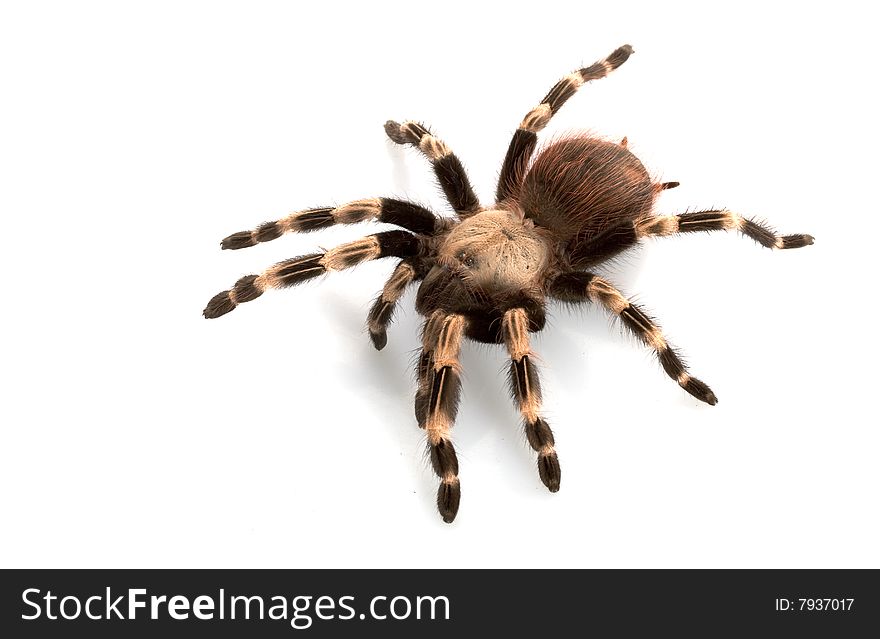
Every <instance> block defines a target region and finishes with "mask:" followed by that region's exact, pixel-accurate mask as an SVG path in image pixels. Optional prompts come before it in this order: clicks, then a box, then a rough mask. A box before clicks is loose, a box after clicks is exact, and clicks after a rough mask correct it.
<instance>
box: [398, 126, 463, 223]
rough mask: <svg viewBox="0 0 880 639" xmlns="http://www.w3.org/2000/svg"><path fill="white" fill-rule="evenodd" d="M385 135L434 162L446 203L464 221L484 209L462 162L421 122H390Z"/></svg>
mask: <svg viewBox="0 0 880 639" xmlns="http://www.w3.org/2000/svg"><path fill="white" fill-rule="evenodd" d="M385 133H387V134H388V137H389V138H391V139H392V140H393V141H394V142H396V143H397V144H411V145H412V146H414V147H416V148H418V149H419V150H420V151H421V152H422V153H423V154H424V155H425V157H427V158H428V159H429V160H430V161H431V165H432V166H433V167H434V174H435V175H436V176H437V181H438V182H439V183H440V187H441V188H442V189H443V193H444V194H445V195H446V199H447V200H448V201H449V204H450V205H451V206H452V208H453V209H454V210H455V212H456V213H458V214H459V216H460V217H462V216H463V217H466V216H469V215H473V214H474V213H476V212H477V211H478V210H479V209H480V201H479V200H478V199H477V194H476V193H474V189H473V187H472V186H471V182H470V180H469V179H468V176H467V172H465V170H464V166H463V165H462V163H461V160H459V159H458V156H456V155H455V153H453V152H452V151H451V150H450V149H449V147H448V146H446V144H445V143H444V142H443V140H441V139H440V138H437V137H434V136H433V135H432V134H431V132H430V131H429V130H428V128H427V127H425V126H424V125H422V124H419V123H418V122H412V121H407V122H404V123H403V124H400V123H399V122H395V121H394V120H388V122H386V123H385Z"/></svg>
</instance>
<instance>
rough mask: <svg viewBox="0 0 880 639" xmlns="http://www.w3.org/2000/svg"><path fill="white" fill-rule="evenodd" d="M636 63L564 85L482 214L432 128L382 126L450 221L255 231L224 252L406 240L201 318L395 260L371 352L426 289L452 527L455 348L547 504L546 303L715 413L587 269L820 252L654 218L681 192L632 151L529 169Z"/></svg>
mask: <svg viewBox="0 0 880 639" xmlns="http://www.w3.org/2000/svg"><path fill="white" fill-rule="evenodd" d="M632 52H633V49H632V47H631V46H629V45H624V46H622V47H620V48H618V49H616V50H615V51H614V52H613V53H611V54H610V55H609V56H608V57H606V58H604V59H603V60H600V61H598V62H596V63H594V64H592V65H590V66H588V67H584V68H582V69H579V70H577V71H575V72H574V73H571V74H570V75H567V76H565V77H564V78H562V79H561V80H560V81H559V82H557V83H556V84H555V85H554V86H553V88H552V89H550V92H549V93H548V94H547V95H546V97H544V99H543V100H541V102H540V103H539V104H538V105H537V106H536V107H535V108H533V109H532V110H531V111H529V112H528V113H527V114H526V116H525V118H524V119H523V121H522V123H520V125H519V127H518V128H517V130H516V132H515V133H514V134H513V139H512V140H511V142H510V146H509V148H508V150H507V155H506V156H505V158H504V162H503V164H502V167H501V174H500V176H499V179H498V185H497V190H496V193H495V203H494V204H492V205H491V206H482V205H481V204H480V202H479V200H478V199H477V196H476V194H475V193H474V190H473V188H472V187H471V183H470V181H469V180H468V176H467V174H466V173H465V170H464V167H463V166H462V163H461V161H460V160H459V159H458V157H456V155H455V154H454V153H453V152H452V151H451V150H450V148H449V147H448V146H447V145H446V144H445V143H444V142H443V141H442V140H440V139H439V138H438V137H436V136H435V135H434V134H432V133H431V131H430V130H429V129H428V128H427V127H426V126H424V125H422V124H419V123H417V122H414V121H407V122H404V123H403V124H399V123H398V122H394V121H389V122H387V123H386V124H385V132H386V133H387V134H388V137H389V138H391V140H393V141H394V142H395V143H397V144H409V145H412V146H414V147H416V148H418V149H419V150H420V151H421V152H422V154H424V155H425V157H426V158H427V159H428V160H429V161H430V163H431V166H432V168H433V170H434V174H435V175H436V178H437V181H438V182H439V184H440V187H441V188H442V190H443V193H444V195H445V196H446V200H447V201H448V202H449V204H450V205H451V206H452V208H453V209H454V211H455V214H456V217H455V218H449V217H440V216H437V215H435V214H434V213H433V212H431V211H430V210H428V209H426V208H424V207H422V206H419V205H417V204H414V203H412V202H408V201H404V200H400V199H394V198H386V197H382V198H368V199H363V200H357V201H354V202H350V203H348V204H344V205H342V206H337V207H330V206H328V207H321V208H312V209H307V210H304V211H299V212H296V213H292V214H290V215H288V216H287V217H284V218H282V219H280V220H277V221H274V222H266V223H265V224H262V225H260V226H258V227H257V228H255V229H254V230H251V231H242V232H239V233H233V234H232V235H230V236H229V237H227V238H225V239H224V240H223V241H222V243H221V247H222V248H224V249H241V248H245V247H249V246H254V245H255V244H257V243H259V242H267V241H269V240H274V239H276V238H278V237H280V236H281V235H282V234H284V233H287V232H305V231H316V230H318V229H323V228H327V227H329V226H332V225H334V224H354V223H357V222H364V221H368V220H373V221H378V222H384V223H386V224H391V225H394V226H397V227H399V229H397V230H391V231H385V232H381V233H376V234H373V235H368V236H366V237H364V238H362V239H360V240H356V241H354V242H350V243H347V244H342V245H341V246H338V247H336V248H333V249H331V250H329V251H326V252H323V253H313V254H310V255H303V256H300V257H294V258H291V259H288V260H284V261H283V262H279V263H277V264H275V265H274V266H272V267H270V268H268V269H267V270H265V271H264V272H262V273H261V274H259V275H248V276H245V277H242V278H241V279H239V280H238V281H237V282H236V283H235V285H234V286H233V287H232V288H231V289H229V290H227V291H223V292H221V293H218V294H217V295H215V296H214V297H213V298H212V299H211V300H210V301H209V302H208V305H207V307H206V308H205V310H204V316H205V317H206V318H215V317H220V316H221V315H225V314H226V313H228V312H230V311H231V310H233V309H234V308H235V307H236V306H238V305H239V304H242V303H244V302H250V301H252V300H255V299H256V298H258V297H259V296H260V295H262V294H263V293H264V292H265V291H266V290H267V289H270V288H286V287H289V286H294V285H296V284H299V283H301V282H305V281H306V280H310V279H312V278H315V277H318V276H321V275H324V274H325V273H328V272H330V271H339V270H343V269H347V268H350V267H352V266H355V265H356V264H359V263H361V262H365V261H367V260H376V259H380V258H386V257H390V258H393V259H394V260H395V261H396V267H395V268H394V271H393V272H392V274H391V276H390V278H389V279H388V281H387V282H386V283H385V286H384V288H383V289H382V292H381V294H380V295H379V297H378V298H377V299H376V301H375V303H374V304H373V306H372V308H371V310H370V312H369V315H368V318H367V325H368V329H369V334H370V338H371V339H372V342H373V344H374V346H375V347H376V349H379V350H381V349H382V348H383V347H384V346H385V344H386V343H387V335H386V331H387V328H388V325H389V324H390V323H391V319H392V315H393V313H394V310H395V306H396V305H397V302H398V300H399V299H400V297H401V295H402V294H403V292H404V290H405V289H406V288H407V287H408V286H409V285H410V284H412V283H414V282H421V284H420V285H419V288H418V292H417V295H416V309H417V311H418V312H419V313H420V314H421V315H423V316H424V317H425V318H426V319H425V321H424V324H423V327H422V333H421V341H422V348H421V355H420V356H419V358H418V364H417V366H416V374H417V379H418V389H417V391H416V396H415V415H416V419H417V421H418V424H419V426H420V427H421V428H422V429H424V431H425V433H426V436H427V445H428V453H429V456H430V460H431V466H432V467H433V469H434V472H435V473H436V474H437V476H438V477H439V480H440V485H439V489H438V491H437V508H438V510H439V511H440V515H441V516H442V518H443V521H445V522H452V521H453V520H454V519H455V516H456V514H457V512H458V508H459V501H460V496H461V488H460V482H459V477H458V459H457V457H456V453H455V448H454V447H453V445H452V440H451V438H450V431H451V429H452V425H453V423H454V421H455V417H456V412H457V408H458V401H459V390H460V385H461V383H460V374H461V365H460V362H459V350H460V346H461V342H462V339H463V338H469V339H471V340H475V341H477V342H483V343H489V344H504V346H505V347H506V349H507V352H508V354H509V356H510V366H509V373H508V375H509V381H510V389H511V394H512V396H513V398H514V400H515V402H516V404H517V406H518V407H519V411H520V413H521V414H522V419H523V423H524V428H525V435H526V439H527V440H528V443H529V445H530V446H531V448H532V449H534V451H535V452H536V453H537V461H538V464H537V465H538V473H539V476H540V478H541V481H542V482H543V483H544V485H545V486H546V487H547V488H548V489H549V490H550V491H551V492H556V491H558V490H559V484H560V479H561V472H560V467H559V460H558V458H557V455H556V449H555V446H554V440H553V433H552V431H551V430H550V426H549V425H548V424H547V421H546V420H545V419H544V418H543V417H542V416H541V385H540V380H539V377H538V371H537V370H536V367H535V363H534V358H535V356H534V353H533V351H532V349H531V347H530V343H529V334H530V333H534V332H537V331H540V330H541V329H542V328H543V327H544V324H545V320H546V314H545V306H546V304H547V301H548V299H549V300H557V301H561V302H564V303H568V304H584V303H588V302H593V303H595V304H598V305H599V306H601V307H603V308H604V309H605V310H606V311H608V312H609V313H611V314H612V316H614V317H617V318H619V319H620V321H621V322H622V324H623V325H624V326H625V327H626V328H627V329H629V330H630V331H632V333H634V334H635V335H636V336H637V337H638V338H639V339H640V340H641V341H642V342H644V344H646V345H647V346H648V347H649V348H651V349H653V351H654V353H655V354H656V356H657V359H658V360H659V361H660V364H661V366H662V368H663V370H664V371H665V372H666V374H667V375H669V377H671V378H672V379H673V380H674V381H675V382H676V383H677V384H678V385H679V386H681V388H683V389H684V390H685V391H686V392H688V393H690V394H691V395H693V396H694V397H695V398H697V399H698V400H700V401H703V402H706V403H707V404H710V405H714V404H715V403H716V402H717V399H716V397H715V394H714V393H713V392H712V390H711V389H710V388H709V387H708V386H707V385H706V384H705V383H703V382H702V381H700V380H699V379H697V378H696V377H694V376H693V375H691V374H690V372H688V369H687V367H686V366H685V364H684V363H683V362H682V360H681V358H680V357H679V355H678V354H677V352H676V350H675V349H674V348H673V347H672V346H671V345H670V344H669V342H668V341H667V340H666V338H665V337H664V336H663V333H662V332H661V330H660V328H659V326H658V325H657V323H656V322H655V321H654V320H653V319H651V318H650V317H649V316H648V315H647V314H646V313H645V312H644V311H643V310H642V309H641V308H639V307H638V306H637V305H635V304H633V303H632V302H630V301H628V300H627V298H626V297H624V295H623V294H622V293H621V292H620V291H619V290H618V289H617V288H615V287H614V286H613V285H612V284H611V283H609V282H608V281H607V280H605V279H603V278H601V277H598V276H597V275H594V274H593V273H591V272H589V271H588V270H587V269H589V268H590V267H594V266H595V265H597V264H601V263H602V262H605V261H606V260H608V259H609V258H612V257H614V256H616V255H618V254H619V253H621V252H622V251H624V250H626V249H629V248H631V247H633V246H634V245H636V244H637V243H638V242H639V241H640V240H641V239H642V238H644V237H649V236H668V235H675V234H678V233H692V232H695V231H720V230H725V231H739V232H740V233H742V234H743V235H746V236H748V237H750V238H752V239H753V240H755V241H756V242H758V243H759V244H761V245H762V246H765V247H767V248H775V249H791V248H800V247H803V246H807V245H810V244H812V243H813V238H812V237H811V236H809V235H781V236H780V235H777V234H775V233H774V231H773V230H771V229H770V228H769V227H768V226H766V225H765V224H762V223H760V222H756V221H754V220H751V219H748V218H746V217H743V216H741V215H739V214H737V213H734V212H732V211H728V210H703V211H695V212H688V213H682V214H679V215H657V214H655V213H654V204H655V200H656V198H657V196H658V195H659V194H660V193H661V192H662V191H663V190H664V189H670V188H673V187H676V186H678V182H663V183H655V182H654V181H653V180H652V179H651V177H650V176H649V175H648V172H647V171H646V170H645V167H644V166H643V165H642V163H641V162H640V161H639V160H638V159H637V158H636V157H635V155H633V154H632V153H631V152H630V151H628V150H627V141H626V138H624V139H623V140H621V141H620V142H611V141H607V140H604V139H601V138H598V137H595V136H591V135H588V134H584V133H580V134H570V135H567V136H564V137H561V138H558V139H556V140H555V141H551V142H549V143H548V144H546V145H545V146H544V147H543V148H541V149H540V150H539V151H538V152H537V153H536V147H537V141H538V137H537V134H538V133H539V132H540V131H541V130H542V129H543V128H544V127H545V126H546V125H547V123H548V122H549V121H550V119H551V118H552V117H553V116H554V115H555V114H556V112H557V111H559V109H560V108H561V107H562V105H563V104H565V102H566V101H567V100H568V99H569V98H570V97H572V96H573V95H574V94H575V92H577V90H578V89H579V88H580V87H582V86H583V85H584V84H586V83H587V82H590V81H592V80H598V79H600V78H604V77H605V76H607V75H608V74H609V73H611V71H613V70H614V69H617V68H618V67H619V66H620V65H622V64H623V63H624V62H626V60H627V59H628V58H629V57H630V55H631V54H632Z"/></svg>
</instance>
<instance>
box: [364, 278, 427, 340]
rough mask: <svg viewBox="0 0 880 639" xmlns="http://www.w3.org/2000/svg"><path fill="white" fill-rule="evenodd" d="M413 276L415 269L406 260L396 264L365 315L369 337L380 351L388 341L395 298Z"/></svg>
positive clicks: (399, 295) (395, 302) (397, 297)
mask: <svg viewBox="0 0 880 639" xmlns="http://www.w3.org/2000/svg"><path fill="white" fill-rule="evenodd" d="M415 278H416V270H415V268H413V266H412V264H410V263H409V262H408V261H403V262H401V263H400V264H398V265H397V268H395V269H394V272H393V273H392V274H391V277H389V278H388V281H387V282H385V287H384V288H383V289H382V293H381V294H380V295H379V297H378V298H377V299H376V301H375V303H374V304H373V307H372V308H371V309H370V314H369V315H368V316H367V329H368V330H369V331H370V339H371V340H372V341H373V346H375V347H376V350H379V351H381V350H382V349H383V348H385V344H387V343H388V334H387V331H388V325H389V324H390V323H391V317H392V316H393V315H394V308H395V306H397V300H399V299H400V297H401V295H403V292H404V291H405V290H406V287H407V286H409V284H410V283H411V282H412V281H413V280H414V279H415Z"/></svg>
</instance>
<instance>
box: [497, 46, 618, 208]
mask: <svg viewBox="0 0 880 639" xmlns="http://www.w3.org/2000/svg"><path fill="white" fill-rule="evenodd" d="M632 52H633V48H632V47H631V46H630V45H628V44H625V45H623V46H622V47H619V48H617V49H615V50H614V51H613V52H612V53H611V55H609V56H608V57H607V58H604V59H602V60H599V61H598V62H594V63H593V64H591V65H590V66H588V67H584V68H582V69H578V70H577V71H575V72H574V73H570V74H569V75H567V76H565V77H564V78H562V79H561V80H560V81H559V82H557V83H556V84H555V85H553V88H552V89H550V92H549V93H548V94H547V95H546V96H544V99H543V100H541V103H540V104H539V105H538V106H536V107H535V108H534V109H532V110H531V111H529V112H528V113H527V114H526V116H525V117H524V118H523V121H522V122H521V123H520V125H519V128H517V130H516V132H515V133H514V134H513V139H512V140H511V141H510V146H509V147H508V149H507V155H506V156H505V157H504V164H502V166H501V175H500V176H499V178H498V188H497V190H496V192H495V198H496V200H497V201H498V202H502V201H504V200H506V199H507V198H508V197H510V196H511V195H512V194H514V193H516V191H518V190H519V184H517V183H516V180H517V176H522V175H524V174H525V171H523V170H522V168H523V167H524V166H525V165H526V164H528V162H529V159H530V158H531V157H532V153H533V152H534V151H535V147H536V146H537V144H538V133H539V132H540V131H541V130H542V129H543V128H544V127H545V126H547V123H548V122H550V118H552V117H553V116H554V115H556V112H557V111H559V109H560V108H561V107H562V105H563V104H565V102H566V100H568V99H569V98H570V97H571V96H573V95H574V94H575V93H576V92H577V90H578V89H580V88H581V87H582V86H583V85H584V84H586V83H587V82H590V81H591V80H599V79H600V78H604V77H605V76H607V75H608V74H609V73H611V72H612V71H614V69H616V68H617V67H619V66H620V65H622V64H623V63H624V62H626V61H627V59H628V58H629V56H630V55H632Z"/></svg>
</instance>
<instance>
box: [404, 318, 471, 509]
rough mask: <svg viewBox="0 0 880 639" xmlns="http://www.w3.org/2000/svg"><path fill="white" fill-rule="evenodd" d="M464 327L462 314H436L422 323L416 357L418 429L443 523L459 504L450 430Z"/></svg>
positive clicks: (453, 415)
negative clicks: (435, 482)
mask: <svg viewBox="0 0 880 639" xmlns="http://www.w3.org/2000/svg"><path fill="white" fill-rule="evenodd" d="M465 325H466V320H465V317H464V316H463V315H458V314H454V313H453V314H448V313H446V312H444V311H439V310H438V311H435V312H434V313H433V314H432V315H431V317H429V318H428V320H427V322H425V326H424V328H423V331H422V355H421V357H420V358H419V370H418V374H419V389H418V391H417V392H416V401H415V409H416V419H418V422H419V427H421V428H424V429H425V433H426V435H427V439H428V453H429V455H430V458H431V467H432V468H433V469H434V472H435V473H436V474H437V476H438V477H439V478H440V486H439V488H438V489H437V509H438V510H439V511H440V516H441V517H443V521H445V522H446V523H451V522H452V521H453V520H454V519H455V515H456V514H457V513H458V505H459V502H460V501H461V484H460V482H459V479H458V457H457V456H456V454H455V448H454V447H453V445H452V441H451V439H450V431H451V429H452V426H453V424H454V423H455V416H456V415H457V413H458V400H459V395H460V391H461V377H460V373H461V363H460V362H459V360H458V356H459V351H460V350H461V339H462V337H463V335H464V330H465Z"/></svg>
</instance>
